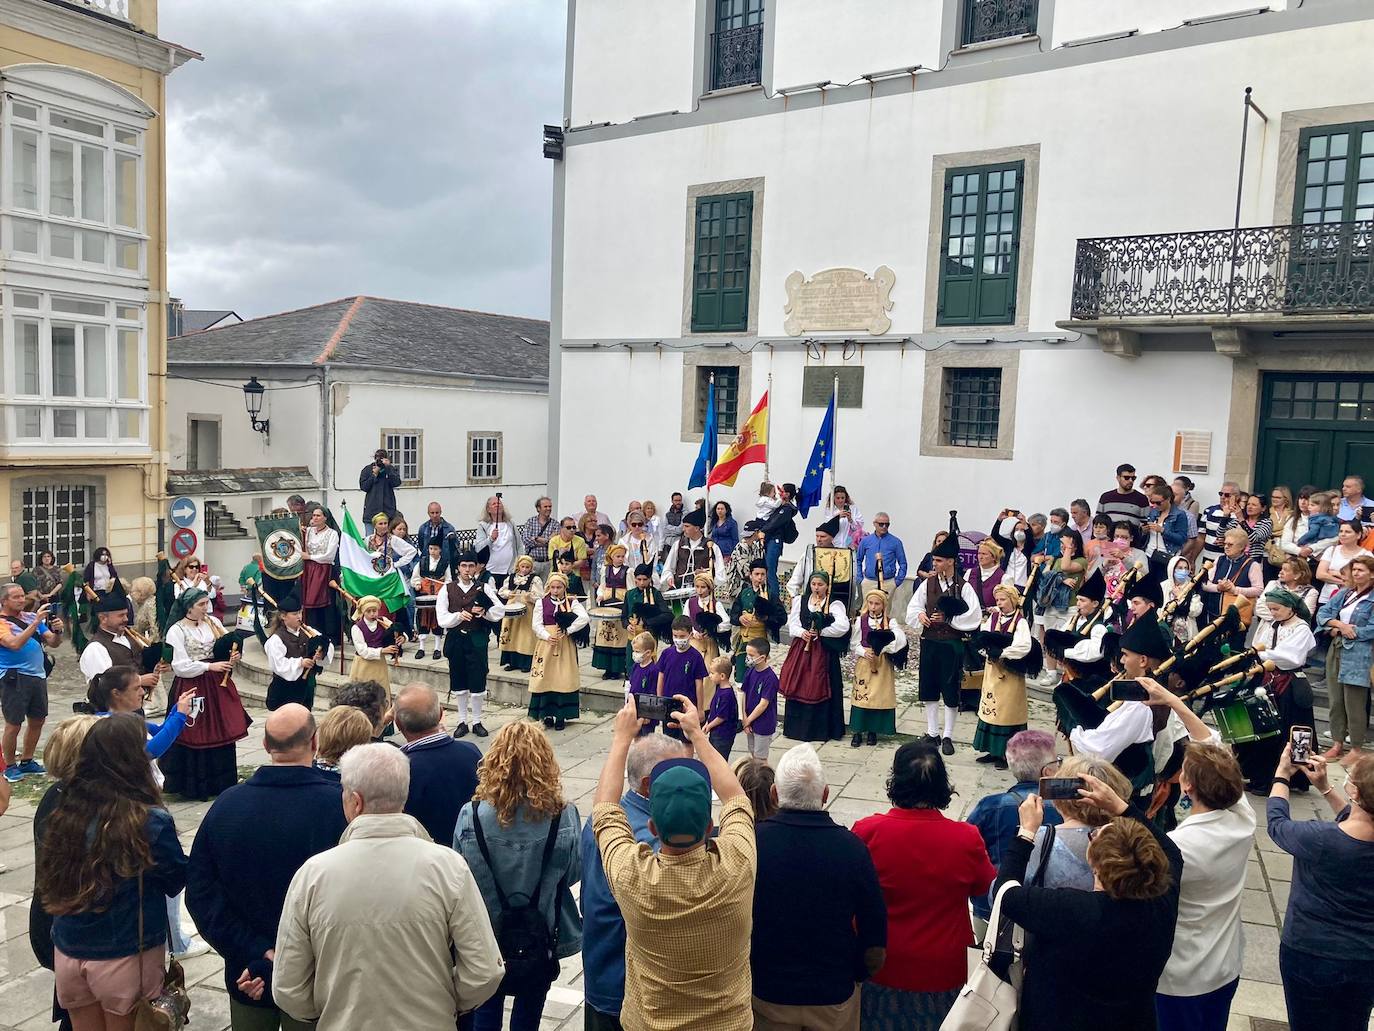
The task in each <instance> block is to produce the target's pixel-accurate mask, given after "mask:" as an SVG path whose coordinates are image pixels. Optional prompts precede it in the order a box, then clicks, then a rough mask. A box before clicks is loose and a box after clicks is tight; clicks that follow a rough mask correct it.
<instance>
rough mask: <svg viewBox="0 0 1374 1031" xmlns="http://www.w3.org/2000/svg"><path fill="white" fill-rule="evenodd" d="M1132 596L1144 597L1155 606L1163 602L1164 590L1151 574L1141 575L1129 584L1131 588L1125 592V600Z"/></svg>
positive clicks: (1157, 606)
mask: <svg viewBox="0 0 1374 1031" xmlns="http://www.w3.org/2000/svg"><path fill="white" fill-rule="evenodd" d="M1132 598H1144V599H1145V600H1146V601H1148V602H1149V603H1150V604H1151V605H1153V606H1154V607H1155V608H1159V607H1160V606H1161V605H1163V604H1164V591H1163V589H1162V588H1161V587H1160V586H1159V581H1158V580H1156V579H1155V578H1154V577H1152V576H1142V577H1140V578H1139V579H1138V580H1136V582H1135V583H1133V584H1132V585H1131V589H1130V590H1128V591H1127V592H1126V600H1127V601H1129V600H1130V599H1132Z"/></svg>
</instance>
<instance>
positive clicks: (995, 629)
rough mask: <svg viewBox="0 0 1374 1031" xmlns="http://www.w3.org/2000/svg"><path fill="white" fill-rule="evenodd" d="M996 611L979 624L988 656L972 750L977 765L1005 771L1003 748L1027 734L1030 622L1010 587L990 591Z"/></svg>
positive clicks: (980, 638)
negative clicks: (978, 753)
mask: <svg viewBox="0 0 1374 1031" xmlns="http://www.w3.org/2000/svg"><path fill="white" fill-rule="evenodd" d="M992 593H993V598H994V600H995V601H996V606H995V607H994V608H993V610H992V611H991V612H989V613H988V615H987V618H986V619H984V620H983V627H982V630H981V632H980V633H979V635H978V638H977V641H978V647H979V649H980V650H981V651H982V652H983V654H984V655H986V656H987V660H988V661H987V663H986V665H984V667H983V693H982V696H981V698H980V699H979V702H978V728H977V729H976V730H975V731H974V733H973V748H974V750H975V751H979V752H983V753H985V754H984V755H980V756H979V757H978V759H977V760H976V761H977V762H980V763H992V764H993V765H994V766H996V767H997V769H999V770H1005V769H1006V768H1007V742H1008V741H1010V740H1011V739H1012V737H1014V736H1015V735H1016V734H1018V733H1020V732H1021V731H1023V730H1025V729H1026V721H1027V712H1026V673H1027V672H1029V671H1030V670H1029V669H1028V668H1027V666H1026V665H1025V660H1026V659H1027V658H1028V657H1029V656H1030V653H1031V646H1032V639H1031V628H1030V621H1029V620H1028V619H1026V616H1025V613H1023V612H1022V611H1021V592H1020V591H1018V590H1017V589H1016V588H1015V587H1013V586H1012V585H1011V584H1005V583H1004V584H998V585H997V586H996V587H994V588H993V592H992Z"/></svg>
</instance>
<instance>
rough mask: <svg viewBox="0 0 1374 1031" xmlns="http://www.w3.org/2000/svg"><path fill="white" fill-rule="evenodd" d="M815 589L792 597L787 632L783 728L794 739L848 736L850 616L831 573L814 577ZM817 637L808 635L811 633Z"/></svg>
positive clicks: (811, 582) (781, 686) (781, 688)
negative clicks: (844, 668)
mask: <svg viewBox="0 0 1374 1031" xmlns="http://www.w3.org/2000/svg"><path fill="white" fill-rule="evenodd" d="M807 583H808V584H809V586H810V588H811V590H810V591H809V592H808V593H807V594H806V595H805V597H799V598H797V599H796V600H795V601H793V602H792V612H791V614H790V615H789V617H788V620H787V632H788V634H789V635H791V638H792V643H791V645H790V646H789V647H788V649H787V658H786V659H785V660H784V661H783V664H782V676H781V677H780V678H779V687H778V691H779V693H780V694H782V696H783V697H784V698H786V699H787V710H786V712H784V713H783V723H782V732H783V734H784V735H786V736H787V737H790V738H791V739H792V740H793V741H838V740H840V739H841V738H842V737H844V677H843V675H842V674H841V672H840V656H841V655H843V654H844V652H845V651H846V649H847V647H848V644H849V615H848V613H846V612H845V610H844V606H843V605H842V604H841V603H840V602H838V601H835V600H834V599H833V598H831V596H830V577H829V575H828V574H826V573H824V572H822V571H821V570H816V571H815V572H813V573H812V574H811V576H810V578H809V579H808V581H807ZM808 633H810V634H815V635H816V636H815V638H814V639H804V635H806V634H808Z"/></svg>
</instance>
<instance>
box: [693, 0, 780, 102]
mask: <svg viewBox="0 0 1374 1031" xmlns="http://www.w3.org/2000/svg"><path fill="white" fill-rule="evenodd" d="M776 14H777V6H776V4H775V2H774V0H763V60H762V64H761V66H760V69H759V82H757V83H746V84H745V85H741V86H728V87H725V88H724V89H717V90H708V89H707V88H706V84H707V81H708V79H709V77H710V76H709V73H708V69H709V68H710V66H711V62H712V61H714V60H715V55H714V54H712V53H711V33H713V32H714V31H715V25H716V0H696V22H695V25H696V40H695V45H694V46H693V48H692V52H693V57H694V60H693V62H692V65H693V69H692V96H694V97H697V98H699V99H702V100H710V99H711V98H713V97H728V96H731V95H732V94H736V93H753V92H762V91H763V90H764V88H765V87H767V89H768V90H769V91H771V90H772V88H773V41H774V38H775V35H776V31H777V24H778V20H777V17H776ZM786 86H787V84H784V87H783V88H784V89H785V88H786Z"/></svg>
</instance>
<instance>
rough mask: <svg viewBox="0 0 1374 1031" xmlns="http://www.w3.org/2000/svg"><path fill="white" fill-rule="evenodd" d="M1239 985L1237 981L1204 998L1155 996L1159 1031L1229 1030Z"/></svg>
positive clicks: (1201, 996) (1211, 992)
mask: <svg viewBox="0 0 1374 1031" xmlns="http://www.w3.org/2000/svg"><path fill="white" fill-rule="evenodd" d="M1239 984H1240V979H1239V978H1237V979H1236V980H1234V981H1232V982H1231V983H1230V984H1224V985H1222V986H1221V987H1220V988H1217V989H1214V990H1213V991H1210V992H1207V993H1206V994H1205V995H1163V994H1159V995H1156V996H1155V1019H1156V1020H1158V1021H1159V1031H1226V1021H1227V1019H1228V1018H1229V1016H1230V1014H1231V1000H1232V999H1234V998H1235V997H1236V987H1237V986H1238V985H1239Z"/></svg>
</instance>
